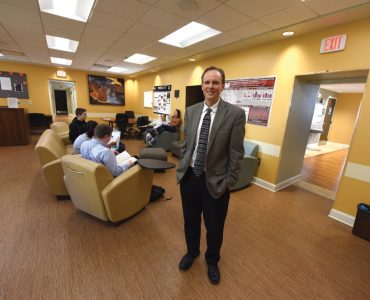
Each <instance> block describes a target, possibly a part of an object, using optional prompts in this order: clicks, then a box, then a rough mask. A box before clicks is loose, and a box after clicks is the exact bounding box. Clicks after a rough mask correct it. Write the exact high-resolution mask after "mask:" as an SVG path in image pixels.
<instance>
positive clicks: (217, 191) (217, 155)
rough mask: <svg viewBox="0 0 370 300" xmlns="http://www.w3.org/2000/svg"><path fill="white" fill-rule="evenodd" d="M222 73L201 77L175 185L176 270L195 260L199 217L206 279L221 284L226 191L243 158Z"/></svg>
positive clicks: (237, 111)
mask: <svg viewBox="0 0 370 300" xmlns="http://www.w3.org/2000/svg"><path fill="white" fill-rule="evenodd" d="M224 85H225V73H224V71H223V70H222V69H220V68H216V67H209V68H207V69H206V70H205V71H204V72H203V75H202V90H203V94H204V97H205V101H204V102H202V103H198V104H195V105H193V106H191V107H188V108H187V110H186V113H185V139H184V142H183V144H182V148H181V155H180V162H179V166H178V169H177V174H176V175H177V181H178V182H179V183H180V191H181V198H182V207H183V214H184V229H185V239H186V245H187V253H186V254H185V255H184V257H183V258H182V259H181V261H180V264H179V268H180V269H181V270H183V271H186V270H188V269H189V268H190V267H191V266H192V264H193V261H194V259H195V258H196V257H197V256H198V255H199V253H200V251H199V246H200V228H201V215H202V213H203V219H204V224H205V226H206V229H207V251H206V253H205V259H206V262H207V265H208V277H209V279H210V281H211V283H213V284H218V283H219V281H220V270H219V268H218V265H217V264H218V262H219V260H220V249H221V245H222V240H223V230H224V223H225V219H226V214H227V209H228V205H229V198H230V192H229V187H231V186H233V185H234V184H235V183H236V182H237V180H238V176H239V172H240V168H241V161H242V159H243V155H244V148H243V139H244V133H245V132H244V130H245V128H244V127H245V113H244V111H243V110H242V109H241V108H239V107H237V106H234V105H232V104H229V103H227V102H224V101H223V100H222V99H221V98H220V95H221V92H222V90H223V89H224Z"/></svg>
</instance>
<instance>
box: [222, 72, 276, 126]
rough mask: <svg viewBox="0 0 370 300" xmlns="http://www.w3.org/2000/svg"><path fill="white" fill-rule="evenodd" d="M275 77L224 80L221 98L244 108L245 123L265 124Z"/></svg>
mask: <svg viewBox="0 0 370 300" xmlns="http://www.w3.org/2000/svg"><path fill="white" fill-rule="evenodd" d="M275 83H276V77H255V78H243V79H232V80H226V81H225V89H224V90H223V92H222V95H221V97H222V99H223V100H225V101H227V102H229V103H231V104H234V105H237V106H239V107H241V108H242V109H244V111H245V114H246V118H247V123H249V124H254V125H260V126H267V125H268V122H269V118H270V113H271V107H272V99H273V96H274V89H275Z"/></svg>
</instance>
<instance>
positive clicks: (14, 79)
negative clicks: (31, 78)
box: [0, 71, 29, 99]
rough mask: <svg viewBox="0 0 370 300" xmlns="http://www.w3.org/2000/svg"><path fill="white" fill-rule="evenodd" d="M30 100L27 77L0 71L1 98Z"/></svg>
mask: <svg viewBox="0 0 370 300" xmlns="http://www.w3.org/2000/svg"><path fill="white" fill-rule="evenodd" d="M8 97H11V98H12V97H13V98H19V99H28V98H29V96H28V84H27V75H26V74H24V73H16V72H5V71H3V72H1V71H0V98H8Z"/></svg>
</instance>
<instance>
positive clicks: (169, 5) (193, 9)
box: [156, 0, 220, 20]
mask: <svg viewBox="0 0 370 300" xmlns="http://www.w3.org/2000/svg"><path fill="white" fill-rule="evenodd" d="M181 3H182V4H183V5H181ZM186 4H187V2H186V1H182V2H180V1H174V0H160V1H159V2H158V3H157V4H156V6H157V7H159V8H162V9H164V10H167V11H170V12H172V13H175V14H176V15H179V16H182V17H185V18H187V19H189V20H194V19H196V18H199V17H200V16H202V15H205V14H206V13H208V12H210V11H211V10H213V9H214V8H216V7H217V6H220V3H219V2H218V1H217V0H202V1H194V2H191V1H188V5H186Z"/></svg>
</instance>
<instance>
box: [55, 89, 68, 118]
mask: <svg viewBox="0 0 370 300" xmlns="http://www.w3.org/2000/svg"><path fill="white" fill-rule="evenodd" d="M54 98H55V111H56V114H57V115H68V105H67V91H65V90H54Z"/></svg>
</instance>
